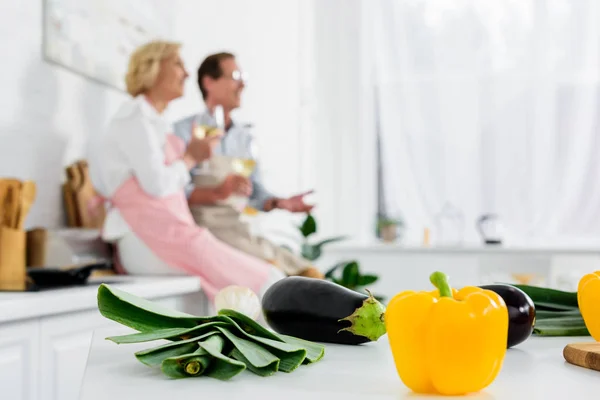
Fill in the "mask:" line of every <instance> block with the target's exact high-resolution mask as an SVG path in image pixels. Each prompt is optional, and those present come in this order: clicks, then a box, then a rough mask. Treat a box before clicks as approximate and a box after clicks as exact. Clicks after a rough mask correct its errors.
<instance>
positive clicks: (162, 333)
mask: <svg viewBox="0 0 600 400" xmlns="http://www.w3.org/2000/svg"><path fill="white" fill-rule="evenodd" d="M229 325H230V320H229V318H227V317H221V320H219V321H214V322H207V323H205V324H202V325H198V326H195V327H193V328H168V329H158V330H155V331H148V332H140V333H133V334H130V335H122V336H110V337H107V338H106V339H107V340H111V341H113V342H115V343H117V344H130V343H142V342H151V341H153V340H161V339H166V340H185V339H191V338H192V337H195V336H200V334H202V333H204V332H206V331H210V330H213V329H214V327H215V326H229Z"/></svg>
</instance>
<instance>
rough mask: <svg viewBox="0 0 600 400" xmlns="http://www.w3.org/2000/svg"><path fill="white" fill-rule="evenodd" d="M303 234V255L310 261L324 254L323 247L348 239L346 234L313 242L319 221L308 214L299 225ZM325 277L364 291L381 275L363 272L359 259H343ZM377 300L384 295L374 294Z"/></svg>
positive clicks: (380, 299) (349, 287) (358, 290)
mask: <svg viewBox="0 0 600 400" xmlns="http://www.w3.org/2000/svg"><path fill="white" fill-rule="evenodd" d="M298 230H299V231H300V234H301V235H302V246H301V255H302V257H304V258H306V259H307V260H310V261H315V260H317V259H318V258H319V257H321V255H322V250H323V247H324V246H325V245H327V244H329V243H334V242H339V241H342V240H344V239H346V236H334V237H331V238H327V239H323V240H321V241H318V242H316V243H311V241H310V237H311V236H312V235H314V234H315V233H317V221H316V220H315V218H314V217H313V216H312V215H310V214H308V215H307V216H306V218H305V219H304V222H303V223H302V224H301V225H300V226H299V227H298ZM325 279H327V280H330V281H332V282H334V283H337V284H338V285H341V286H344V287H346V288H348V289H351V290H355V291H357V292H362V293H364V289H365V288H366V287H367V286H369V285H372V284H373V283H375V282H376V281H377V280H378V279H379V277H378V276H377V275H372V274H364V275H363V274H362V273H361V271H360V266H359V264H358V261H356V260H350V261H342V262H339V263H337V264H336V265H334V266H333V267H332V268H330V269H329V270H328V271H327V272H326V273H325ZM374 297H375V298H376V299H377V300H379V301H383V297H381V296H374Z"/></svg>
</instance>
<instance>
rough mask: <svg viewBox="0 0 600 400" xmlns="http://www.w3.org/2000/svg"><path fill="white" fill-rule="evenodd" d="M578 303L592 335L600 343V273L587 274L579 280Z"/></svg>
mask: <svg viewBox="0 0 600 400" xmlns="http://www.w3.org/2000/svg"><path fill="white" fill-rule="evenodd" d="M577 303H578V304H579V311H581V316H582V317H583V321H584V322H585V326H586V328H587V329H588V331H589V332H590V335H592V337H593V338H594V340H595V341H597V342H600V271H596V272H593V273H591V274H586V275H584V276H583V277H582V278H581V279H580V280H579V284H578V285H577Z"/></svg>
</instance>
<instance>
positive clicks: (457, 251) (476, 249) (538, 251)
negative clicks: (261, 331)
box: [323, 242, 600, 256]
mask: <svg viewBox="0 0 600 400" xmlns="http://www.w3.org/2000/svg"><path fill="white" fill-rule="evenodd" d="M323 252H324V253H326V254H332V253H333V254H339V253H350V252H377V253H390V252H394V253H407V254H442V255H464V254H475V255H493V254H500V255H502V254H516V255H527V256H530V255H546V256H561V255H562V256H573V255H575V256H577V255H587V256H600V243H598V244H597V245H594V244H591V243H587V244H582V243H573V244H560V243H553V244H545V245H544V244H539V245H537V244H536V245H534V244H532V245H509V244H505V245H489V246H486V245H478V244H465V245H462V246H433V245H431V246H424V245H413V244H402V243H385V242H342V243H335V244H330V245H327V246H326V247H325V248H324V250H323Z"/></svg>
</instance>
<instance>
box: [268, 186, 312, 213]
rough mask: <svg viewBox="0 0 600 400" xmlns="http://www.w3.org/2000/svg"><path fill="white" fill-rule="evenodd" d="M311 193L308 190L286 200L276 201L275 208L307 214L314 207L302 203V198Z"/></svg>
mask: <svg viewBox="0 0 600 400" xmlns="http://www.w3.org/2000/svg"><path fill="white" fill-rule="evenodd" d="M313 192H314V190H309V191H308V192H304V193H300V194H297V195H295V196H292V197H290V198H287V199H279V200H278V201H277V208H280V209H282V210H287V211H289V212H293V213H309V212H310V211H311V210H312V209H313V208H314V207H315V206H314V205H311V204H306V203H305V202H304V196H307V195H309V194H311V193H313Z"/></svg>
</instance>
